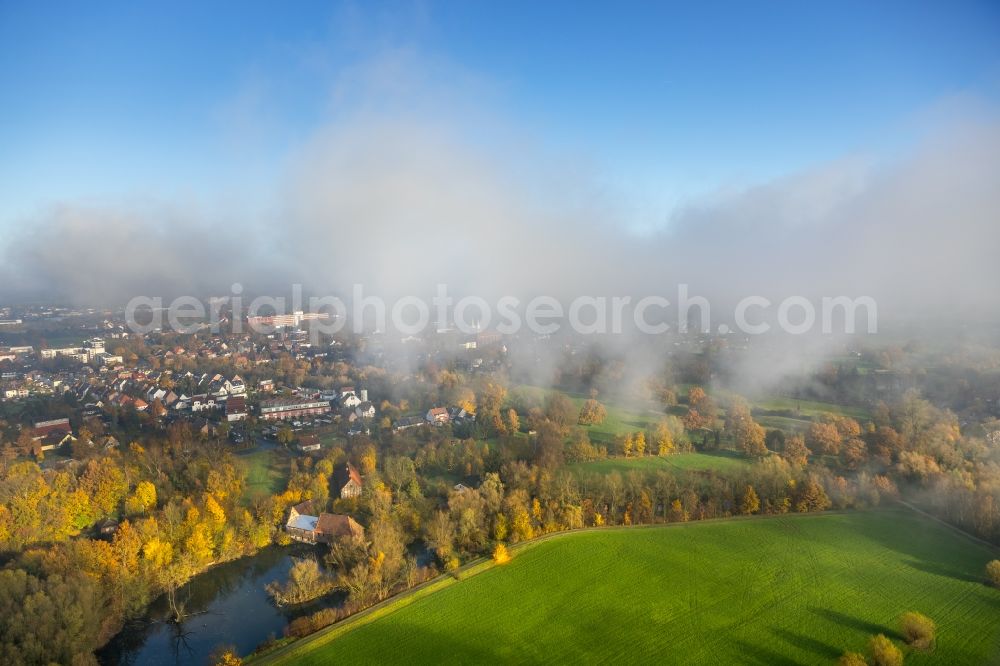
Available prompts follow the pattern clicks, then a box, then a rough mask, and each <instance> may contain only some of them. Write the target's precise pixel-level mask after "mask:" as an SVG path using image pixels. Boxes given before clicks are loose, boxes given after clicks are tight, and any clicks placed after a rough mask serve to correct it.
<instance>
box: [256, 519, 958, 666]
mask: <svg viewBox="0 0 1000 666" xmlns="http://www.w3.org/2000/svg"><path fill="white" fill-rule="evenodd" d="M880 511H886V509H885V508H884V507H882V508H873V509H864V510H854V511H851V510H836V511H821V512H807V513H782V514H766V515H755V516H729V517H726V518H706V519H704V520H690V521H687V522H674V523H644V524H642V525H604V526H601V527H582V528H580V529H575V530H562V531H559V532H551V533H549V534H543V535H541V536H538V537H535V538H534V539H531V540H529V541H522V542H521V543H517V544H514V545H513V546H511V547H510V549H511V551H512V552H513V553H521V552H524V551H526V550H530V549H531V548H533V547H535V546H537V545H539V544H542V543H545V542H547V541H551V540H553V539H557V538H560V537H565V536H569V535H573V534H582V533H587V532H608V531H623V530H643V529H666V528H679V527H690V526H695V525H704V524H711V523H728V522H737V521H760V520H771V519H781V518H784V519H791V520H794V519H796V518H805V517H809V516H813V517H815V516H836V515H847V514H852V513H875V512H880ZM963 534H964V533H963ZM967 536H968V535H967ZM497 566H504V565H502V564H496V563H494V562H493V560H492V559H489V558H485V557H480V558H477V559H475V560H473V561H471V562H469V563H467V564H465V565H463V566H462V567H460V568H458V569H456V570H455V572H454V574H457V576H456V575H453V574H440V575H439V576H437V577H436V578H432V579H431V580H429V581H426V582H423V583H421V584H420V585H417V586H416V587H413V588H410V589H409V590H405V591H403V592H400V593H399V594H396V595H394V596H391V597H389V598H387V599H384V600H383V601H380V602H379V603H377V604H375V605H374V606H370V607H368V608H366V609H365V610H363V611H359V612H357V613H355V614H354V615H351V616H349V617H347V618H344V619H343V620H340V621H339V622H335V623H334V624H332V625H330V626H329V627H324V628H323V629H320V630H319V631H317V632H315V633H313V634H310V635H309V636H305V637H303V638H299V639H297V640H294V641H292V642H291V643H287V644H284V645H280V646H278V647H275V648H274V649H272V650H269V651H266V652H262V653H259V654H254V655H249V656H247V657H246V658H245V659H244V663H247V664H250V663H253V664H273V663H283V662H285V661H287V660H288V659H291V658H294V657H295V656H297V655H298V654H300V653H303V652H311V651H312V650H314V649H316V648H318V647H320V646H322V645H325V644H327V643H329V642H331V641H333V640H335V639H337V638H339V637H341V636H342V635H344V634H346V633H348V632H350V631H353V630H354V629H357V628H359V627H363V626H365V625H367V624H369V623H371V622H374V621H375V620H378V619H381V618H383V617H385V616H387V615H391V614H392V613H394V612H395V611H397V610H400V609H402V608H405V607H407V606H409V605H411V604H413V603H415V602H417V601H419V600H420V599H423V598H424V597H426V596H429V595H431V594H433V593H435V592H437V591H439V590H443V589H445V588H447V587H451V586H452V585H454V584H456V583H461V582H462V581H465V580H467V579H469V578H472V577H474V576H477V575H479V574H481V573H483V572H485V571H489V570H490V569H492V568H494V567H497Z"/></svg>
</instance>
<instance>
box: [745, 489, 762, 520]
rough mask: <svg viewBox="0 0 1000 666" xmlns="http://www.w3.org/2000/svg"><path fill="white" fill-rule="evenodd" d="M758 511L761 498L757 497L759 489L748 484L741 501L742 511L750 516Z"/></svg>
mask: <svg viewBox="0 0 1000 666" xmlns="http://www.w3.org/2000/svg"><path fill="white" fill-rule="evenodd" d="M758 511H760V498H759V497H757V491H755V490H754V489H753V486H749V485H748V486H747V489H746V491H745V492H744V493H743V500H742V501H741V502H740V513H742V514H743V515H744V516H749V515H750V514H753V513H757V512H758Z"/></svg>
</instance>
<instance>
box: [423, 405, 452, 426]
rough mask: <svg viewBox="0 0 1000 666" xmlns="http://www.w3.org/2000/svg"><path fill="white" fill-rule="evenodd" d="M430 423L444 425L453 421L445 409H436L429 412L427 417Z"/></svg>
mask: <svg viewBox="0 0 1000 666" xmlns="http://www.w3.org/2000/svg"><path fill="white" fill-rule="evenodd" d="M425 418H426V419H427V422H428V423H432V424H434V425H444V424H446V423H448V421H450V420H451V417H449V416H448V410H447V409H446V408H444V407H434V408H433V409H429V410H427V415H426V417H425Z"/></svg>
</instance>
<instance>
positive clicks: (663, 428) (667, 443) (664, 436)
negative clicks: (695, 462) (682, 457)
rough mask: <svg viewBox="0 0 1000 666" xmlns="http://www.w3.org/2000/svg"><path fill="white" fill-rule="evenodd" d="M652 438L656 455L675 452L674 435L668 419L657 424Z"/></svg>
mask: <svg viewBox="0 0 1000 666" xmlns="http://www.w3.org/2000/svg"><path fill="white" fill-rule="evenodd" d="M651 440H652V441H651V444H652V445H653V449H654V450H655V451H656V455H658V456H666V455H670V454H671V453H673V452H674V436H673V433H671V432H670V427H669V426H668V425H667V422H666V421H660V422H658V423H657V424H656V427H655V428H654V429H653V435H652V438H651Z"/></svg>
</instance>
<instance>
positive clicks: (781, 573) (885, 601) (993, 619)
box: [257, 509, 1000, 664]
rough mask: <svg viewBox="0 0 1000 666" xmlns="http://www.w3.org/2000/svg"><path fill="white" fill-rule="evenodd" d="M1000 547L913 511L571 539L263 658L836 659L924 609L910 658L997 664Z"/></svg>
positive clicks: (534, 548)
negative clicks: (925, 643)
mask: <svg viewBox="0 0 1000 666" xmlns="http://www.w3.org/2000/svg"><path fill="white" fill-rule="evenodd" d="M994 557H996V553H995V552H994V551H992V550H991V549H990V548H988V547H986V546H983V545H981V544H979V543H977V542H974V541H972V540H970V539H968V538H966V537H965V536H963V535H961V534H958V533H956V532H955V531H953V530H951V529H950V528H948V527H946V526H943V525H941V524H939V523H937V522H934V521H931V520H928V519H925V518H924V517H922V516H919V515H918V514H916V513H913V512H910V511H908V510H905V509H883V510H878V511H870V512H855V513H842V514H822V515H820V514H809V515H789V516H782V517H775V518H759V519H757V518H750V519H730V520H723V521H714V522H701V523H683V524H674V525H669V526H657V527H639V528H635V527H633V528H618V529H600V530H589V531H580V532H572V533H564V534H560V535H555V536H554V537H552V538H548V539H542V540H538V541H535V542H530V543H527V544H524V545H523V546H522V547H520V548H517V549H515V551H514V559H513V560H512V561H511V562H509V563H508V564H505V565H499V566H491V565H488V564H479V565H475V566H474V567H473V570H471V571H467V572H466V573H465V575H464V577H463V579H462V580H459V581H455V580H454V579H452V578H450V577H442V578H439V579H437V580H435V581H434V582H432V583H431V584H430V585H429V586H428V587H425V588H418V589H417V590H416V591H415V592H413V593H410V594H407V595H402V596H401V597H400V598H398V599H392V600H390V601H389V602H387V603H386V604H384V605H383V606H380V607H375V608H374V609H371V610H370V611H368V612H366V613H363V614H360V615H358V616H355V617H354V618H351V619H349V620H347V621H345V622H342V623H340V624H338V625H334V626H333V627H330V628H329V629H327V630H325V631H323V632H320V633H319V634H316V635H315V636H313V637H311V638H308V639H305V640H303V641H300V642H298V643H295V644H292V645H291V646H289V647H286V648H284V649H282V650H278V651H276V652H275V653H272V654H271V655H268V656H266V657H264V658H263V659H258V660H257V661H263V662H268V663H281V664H324V663H331V662H334V661H336V662H337V663H358V664H369V663H380V662H384V661H386V660H400V661H406V662H407V663H494V662H500V663H542V662H545V663H573V662H577V663H578V662H586V663H597V662H619V663H620V662H629V663H684V664H718V663H755V664H829V663H833V661H834V660H835V659H837V657H838V656H839V655H840V654H842V653H843V652H844V651H845V650H855V651H863V650H864V647H865V644H866V642H867V640H868V638H869V637H870V636H871V635H872V634H876V633H883V634H885V635H887V636H889V637H890V638H892V639H893V640H894V641H895V642H896V643H897V645H900V646H902V644H903V643H902V639H901V637H900V636H899V635H898V633H897V628H896V627H897V619H898V617H899V615H900V614H901V613H903V612H904V611H909V610H916V611H920V612H922V613H925V614H926V615H928V616H930V617H931V618H933V619H934V620H935V621H936V622H937V624H938V627H939V633H938V640H937V645H936V648H935V649H934V650H933V651H932V652H929V653H923V652H909V650H908V649H907V650H906V651H907V652H908V654H907V657H906V660H907V663H912V664H981V663H996V662H997V661H998V660H1000V590H997V589H994V588H991V587H988V586H986V585H985V584H984V583H983V581H982V576H983V566H984V565H985V563H986V562H987V561H988V560H990V559H992V558H994ZM477 572H478V573H477Z"/></svg>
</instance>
